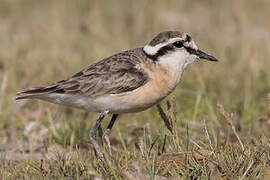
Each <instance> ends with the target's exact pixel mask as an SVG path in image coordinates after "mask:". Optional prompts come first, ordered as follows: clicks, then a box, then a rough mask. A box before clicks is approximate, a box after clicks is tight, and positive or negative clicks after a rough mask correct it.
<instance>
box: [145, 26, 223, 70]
mask: <svg viewBox="0 0 270 180" xmlns="http://www.w3.org/2000/svg"><path fill="white" fill-rule="evenodd" d="M143 51H144V53H145V54H146V55H147V56H148V57H149V58H150V59H152V60H153V61H156V62H158V63H161V64H167V65H170V66H172V67H173V69H175V70H176V71H180V72H182V71H183V70H184V69H185V68H186V67H187V66H188V65H190V64H192V63H193V62H195V61H197V60H199V59H205V60H209V61H218V60H217V58H215V57H214V56H211V55H209V54H207V53H205V52H203V51H201V50H199V49H198V47H197V45H196V44H195V42H194V41H193V40H192V38H191V37H190V36H189V35H188V34H187V33H181V32H178V31H165V32H161V33H159V34H158V35H157V36H156V37H155V38H154V39H153V40H152V41H151V42H150V43H149V44H147V45H146V46H144V48H143Z"/></svg>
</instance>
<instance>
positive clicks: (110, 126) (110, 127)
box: [102, 114, 118, 144]
mask: <svg viewBox="0 0 270 180" xmlns="http://www.w3.org/2000/svg"><path fill="white" fill-rule="evenodd" d="M117 117H118V114H113V115H112V119H111V121H110V123H109V125H108V127H107V128H106V130H105V131H104V133H103V135H102V142H103V144H104V143H105V137H106V136H108V135H109V134H110V132H111V130H112V127H113V125H114V122H115V120H116V119H117Z"/></svg>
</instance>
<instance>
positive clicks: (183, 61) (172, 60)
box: [158, 50, 197, 76]
mask: <svg viewBox="0 0 270 180" xmlns="http://www.w3.org/2000/svg"><path fill="white" fill-rule="evenodd" d="M196 59H197V58H196V56H195V55H190V54H189V53H188V52H186V51H184V50H181V51H175V52H172V53H169V54H166V55H163V56H161V57H159V58H158V62H159V63H160V64H162V65H166V66H169V67H170V68H171V70H172V71H173V72H172V73H174V74H175V75H180V76H181V75H182V73H183V72H184V70H185V69H186V68H187V67H188V66H189V65H190V64H192V63H193V62H194V61H195V60H196Z"/></svg>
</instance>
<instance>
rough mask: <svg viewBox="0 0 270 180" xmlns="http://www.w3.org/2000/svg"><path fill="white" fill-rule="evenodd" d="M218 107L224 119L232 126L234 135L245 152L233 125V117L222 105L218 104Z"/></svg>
mask: <svg viewBox="0 0 270 180" xmlns="http://www.w3.org/2000/svg"><path fill="white" fill-rule="evenodd" d="M218 107H219V111H220V112H221V114H222V115H223V116H224V118H225V119H226V121H227V122H228V123H229V125H230V126H231V128H232V130H233V133H234V135H235V136H236V138H237V140H238V142H239V144H240V146H241V149H242V151H245V147H244V145H243V143H242V141H241V139H240V137H239V135H238V134H237V132H236V130H235V126H234V125H233V121H232V118H231V115H230V114H229V113H228V112H226V111H225V109H224V107H223V106H222V105H221V104H218Z"/></svg>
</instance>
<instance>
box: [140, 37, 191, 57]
mask: <svg viewBox="0 0 270 180" xmlns="http://www.w3.org/2000/svg"><path fill="white" fill-rule="evenodd" d="M185 38H186V36H184V38H172V39H169V41H167V42H164V43H160V44H157V45H155V46H150V45H146V46H144V47H143V50H144V52H145V53H146V54H149V55H155V54H156V53H157V52H158V50H160V48H162V47H164V46H166V45H168V44H171V43H174V42H176V41H183V40H184V39H185Z"/></svg>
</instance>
